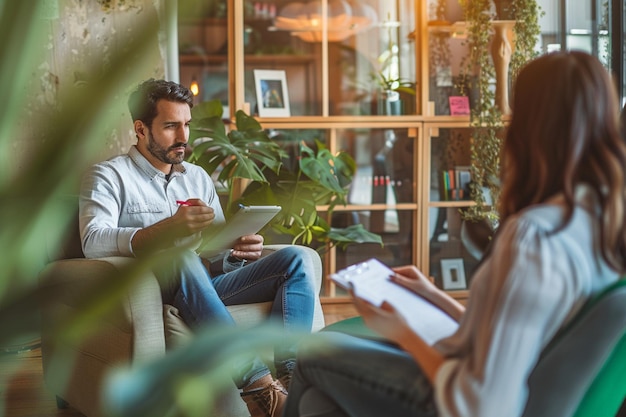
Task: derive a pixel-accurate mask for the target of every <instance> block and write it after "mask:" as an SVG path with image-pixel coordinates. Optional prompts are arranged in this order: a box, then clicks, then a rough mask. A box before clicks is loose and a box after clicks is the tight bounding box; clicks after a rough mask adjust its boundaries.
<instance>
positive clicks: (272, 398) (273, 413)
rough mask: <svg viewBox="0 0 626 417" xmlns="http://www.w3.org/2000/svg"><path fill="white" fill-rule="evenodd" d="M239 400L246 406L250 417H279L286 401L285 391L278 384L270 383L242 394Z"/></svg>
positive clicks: (275, 382) (276, 382)
mask: <svg viewBox="0 0 626 417" xmlns="http://www.w3.org/2000/svg"><path fill="white" fill-rule="evenodd" d="M241 398H243V400H244V401H245V402H246V405H247V406H248V411H249V412H250V417H280V416H281V415H282V414H283V407H284V406H285V401H286V400H287V391H286V390H285V389H284V388H283V387H282V385H281V384H280V382H278V381H272V382H271V383H270V384H268V385H266V386H264V387H261V388H254V389H251V390H247V391H244V392H242V393H241Z"/></svg>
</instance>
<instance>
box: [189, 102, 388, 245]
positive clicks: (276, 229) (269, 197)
mask: <svg viewBox="0 0 626 417" xmlns="http://www.w3.org/2000/svg"><path fill="white" fill-rule="evenodd" d="M222 111H223V109H222V104H221V103H220V101H219V100H213V101H208V102H204V103H201V104H199V105H197V106H195V107H194V108H193V110H192V119H193V122H192V124H191V133H190V139H189V141H190V143H191V146H192V147H193V151H192V153H191V155H190V157H189V161H190V162H193V163H195V164H197V165H200V166H201V167H203V168H204V169H205V170H206V171H207V172H208V173H209V175H212V176H214V177H216V179H217V181H218V182H220V183H222V184H224V185H225V188H226V189H227V190H228V201H227V204H226V211H227V213H228V212H229V211H230V209H231V207H236V206H237V205H238V204H247V205H268V204H276V205H280V206H281V207H282V210H281V212H280V213H279V215H278V216H276V217H275V218H274V219H273V220H272V222H271V223H270V226H271V229H272V232H273V233H266V234H265V235H266V240H269V241H272V240H281V239H283V238H284V237H285V236H291V238H290V242H291V243H294V244H303V245H312V246H319V249H320V251H321V250H323V249H324V248H327V247H328V245H326V244H330V246H333V245H335V246H337V247H339V248H345V247H346V246H347V245H349V244H353V243H364V242H368V243H372V242H373V243H379V244H382V239H381V237H380V236H378V235H376V234H373V233H370V232H368V231H367V230H366V229H365V228H364V227H363V225H361V224H356V225H351V226H348V227H345V228H337V227H332V223H329V222H328V221H327V219H328V218H330V216H331V215H332V212H333V210H334V208H335V207H336V206H337V205H338V204H343V205H345V204H346V203H347V200H346V197H347V193H348V186H349V185H350V183H351V181H352V178H353V176H354V172H355V163H354V160H353V159H352V157H351V156H350V155H349V154H347V153H346V152H338V153H337V154H332V153H331V152H330V151H329V149H328V148H327V147H326V146H325V145H324V144H323V143H322V142H320V141H319V140H315V141H314V143H315V145H314V146H309V145H308V144H307V143H305V142H304V141H301V142H300V143H298V145H297V150H296V153H297V154H296V155H295V157H292V158H289V157H288V155H287V153H286V152H285V151H284V150H283V149H282V148H281V147H280V146H279V145H278V144H277V142H276V141H275V140H273V139H270V137H269V136H268V133H267V131H265V130H264V129H263V128H262V127H261V125H260V124H259V123H258V121H257V120H256V119H255V118H254V117H251V116H249V115H247V114H246V113H245V112H243V111H241V110H239V111H238V112H237V113H236V114H235V126H234V128H227V125H228V124H229V121H226V122H225V121H224V120H223V119H222V114H223V113H222ZM287 160H291V161H296V162H295V163H291V164H286V163H284V162H285V161H287ZM241 180H247V181H248V184H247V186H246V187H245V190H244V191H243V192H242V193H237V192H236V190H237V187H236V183H237V182H240V181H241ZM320 206H323V207H324V211H323V212H321V211H319V210H318V208H319V207H320ZM322 214H325V216H323V215H322Z"/></svg>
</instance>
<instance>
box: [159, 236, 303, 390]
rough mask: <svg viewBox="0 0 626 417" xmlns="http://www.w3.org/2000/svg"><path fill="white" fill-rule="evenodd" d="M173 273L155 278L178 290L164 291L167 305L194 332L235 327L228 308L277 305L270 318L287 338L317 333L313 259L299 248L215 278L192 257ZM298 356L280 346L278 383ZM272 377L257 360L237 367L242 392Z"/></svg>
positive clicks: (185, 257) (177, 264) (177, 265)
mask: <svg viewBox="0 0 626 417" xmlns="http://www.w3.org/2000/svg"><path fill="white" fill-rule="evenodd" d="M172 268H173V269H171V270H160V271H155V274H156V275H157V278H159V281H160V282H162V283H164V282H168V281H169V282H170V283H171V284H173V288H168V291H164V293H165V294H168V293H169V294H171V296H173V299H171V300H167V301H168V302H170V303H172V305H174V307H176V308H177V309H178V310H179V313H180V315H181V317H182V318H183V320H184V321H185V323H186V324H187V325H188V326H190V327H191V328H192V329H193V328H198V327H200V326H206V325H215V324H221V325H224V324H226V325H235V322H234V320H233V318H232V316H231V315H230V313H229V311H228V309H227V308H226V306H227V305H235V304H250V303H260V302H266V301H272V302H273V305H272V310H271V317H270V318H271V320H273V321H280V322H281V323H282V325H283V327H284V329H285V331H286V332H310V331H311V326H312V323H313V310H314V303H315V286H314V282H313V278H314V277H313V273H314V272H313V263H312V260H311V258H310V256H309V254H308V253H306V252H305V251H304V250H303V249H302V248H299V247H298V246H295V245H294V246H288V247H286V248H284V249H281V250H279V251H276V252H274V253H272V254H270V255H268V256H266V257H263V258H261V259H259V260H257V261H255V262H252V263H250V264H247V265H246V266H244V267H242V268H240V269H237V270H235V271H232V272H228V273H225V274H222V275H218V276H215V277H211V276H210V275H209V272H208V271H207V269H206V268H205V266H204V265H203V264H202V261H201V259H200V257H198V255H197V254H195V253H194V252H191V251H189V252H187V253H185V254H184V255H183V256H182V257H180V258H179V259H178V260H176V261H175V262H173V263H172ZM171 284H170V285H168V284H165V285H166V286H171ZM162 285H163V284H162ZM171 290H173V291H171ZM164 296H165V297H167V295H164ZM295 351H296V348H295V345H294V344H293V343H289V344H287V345H285V344H281V343H277V344H276V348H275V351H274V365H275V367H276V373H277V377H278V378H279V377H281V376H282V375H284V374H286V373H290V372H291V371H292V369H293V366H294V364H295V355H296V352H295ZM207 354H210V353H207ZM269 372H270V371H269V369H268V368H267V366H266V365H265V364H264V363H263V362H262V361H261V360H260V359H259V358H256V357H255V358H252V359H251V360H249V361H245V363H241V364H238V365H237V370H236V371H235V375H234V376H233V380H234V382H235V384H236V385H237V387H239V388H243V387H244V386H246V385H247V384H249V383H252V382H254V381H256V380H257V379H259V378H261V377H262V376H265V375H267V374H268V373H269Z"/></svg>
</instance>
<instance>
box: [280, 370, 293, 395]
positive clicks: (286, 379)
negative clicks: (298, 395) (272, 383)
mask: <svg viewBox="0 0 626 417" xmlns="http://www.w3.org/2000/svg"><path fill="white" fill-rule="evenodd" d="M278 382H280V385H282V386H283V388H284V389H285V391H287V392H289V384H291V374H285V375H283V376H281V377H280V378H278Z"/></svg>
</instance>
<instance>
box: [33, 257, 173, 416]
mask: <svg viewBox="0 0 626 417" xmlns="http://www.w3.org/2000/svg"><path fill="white" fill-rule="evenodd" d="M129 262H132V259H130V258H102V259H84V258H76V259H66V260H59V261H54V262H52V263H50V264H49V265H48V266H47V267H46V268H44V270H43V271H42V272H41V274H40V277H39V278H40V285H41V286H42V287H44V288H45V287H46V286H54V287H56V289H57V290H58V291H54V292H52V293H53V294H55V295H54V298H53V299H47V300H44V302H43V303H42V304H43V305H42V323H41V325H42V332H41V353H42V363H43V370H44V379H45V382H46V385H47V386H48V388H49V389H50V390H51V391H52V392H53V393H54V394H55V395H57V396H58V397H60V398H62V399H63V400H64V401H66V402H68V403H69V404H71V405H72V406H73V407H74V408H76V409H77V410H80V411H81V412H82V413H83V414H85V415H88V416H100V415H101V412H102V408H101V404H102V403H101V398H100V392H101V386H102V381H103V380H104V376H105V375H106V373H107V372H108V371H109V370H110V369H111V366H112V365H114V364H118V363H127V364H129V363H133V362H138V361H144V360H148V359H150V358H154V357H157V356H160V355H163V354H165V335H164V330H163V316H162V311H163V304H162V301H161V292H160V289H159V285H158V282H157V280H156V278H155V277H154V275H152V274H151V273H147V274H146V275H145V276H143V277H140V278H139V279H138V280H137V282H136V283H135V284H134V285H133V287H132V288H131V289H130V290H129V291H128V292H127V293H126V294H125V296H123V297H121V298H120V299H119V300H118V301H117V304H116V306H115V307H114V309H113V311H112V312H111V314H109V315H106V316H105V317H103V318H102V319H101V320H98V321H97V322H95V323H94V326H95V329H94V330H96V331H94V332H90V334H88V335H85V337H84V338H82V339H81V340H79V341H66V340H63V341H61V340H58V339H57V338H56V337H55V336H56V333H55V331H54V329H55V328H56V326H58V323H60V321H61V320H63V318H64V317H72V316H73V315H77V314H80V313H81V310H80V306H81V304H82V303H83V302H84V299H85V298H84V297H85V294H88V293H89V292H90V291H93V290H94V289H95V288H98V286H99V285H100V284H102V282H103V280H107V279H111V277H116V276H119V273H120V272H119V271H120V268H122V267H124V266H125V265H128V263H129ZM68 357H71V358H72V360H73V362H72V366H70V367H69V368H68V367H67V362H63V361H60V360H59V359H62V358H68Z"/></svg>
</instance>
